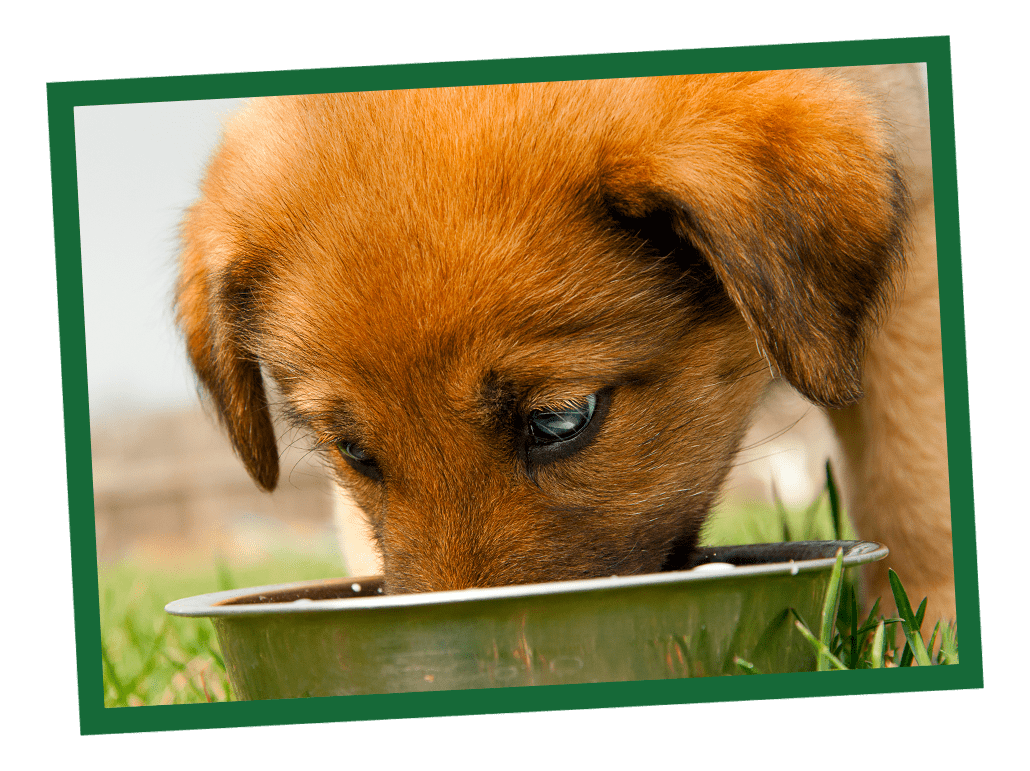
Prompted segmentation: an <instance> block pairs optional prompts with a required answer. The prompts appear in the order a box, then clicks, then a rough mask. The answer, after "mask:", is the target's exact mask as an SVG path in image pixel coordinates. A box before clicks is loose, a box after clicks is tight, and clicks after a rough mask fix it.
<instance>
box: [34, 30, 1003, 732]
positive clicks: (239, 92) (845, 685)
mask: <svg viewBox="0 0 1030 771" xmlns="http://www.w3.org/2000/svg"><path fill="white" fill-rule="evenodd" d="M903 62H926V64H927V73H928V82H929V97H930V114H931V121H932V131H933V168H934V187H935V198H936V213H937V248H938V262H939V266H940V290H941V333H942V336H943V340H944V378H945V389H946V392H947V404H946V416H947V425H948V462H949V469H950V474H951V480H950V482H951V505H952V520H953V540H954V547H955V551H954V553H955V575H956V590H957V603H958V617H959V618H960V619H961V624H962V628H961V663H960V664H958V665H953V666H944V667H932V668H906V669H897V670H864V671H854V672H838V673H834V674H826V673H796V674H786V675H782V674H776V675H761V676H758V677H732V678H698V679H686V680H660V681H643V682H630V683H600V684H587V685H553V686H534V687H524V688H503V689H489V690H475V691H444V692H435V693H410V694H392V695H382V696H350V697H345V696H340V697H331V698H320V699H293V700H289V701H282V700H280V701H254V702H230V703H219V704H183V705H170V706H151V707H147V708H145V709H128V708H123V709H115V708H105V707H104V706H103V683H102V667H101V657H100V619H99V615H100V614H99V596H98V590H97V582H96V577H97V575H96V572H97V559H96V558H97V554H96V534H95V528H94V520H93V518H92V516H91V515H92V514H93V476H92V473H93V469H92V459H91V455H90V429H89V402H88V394H87V387H86V342H85V328H84V316H83V295H82V262H81V251H80V240H79V210H78V192H77V191H78V186H77V174H76V159H75V133H74V132H75V129H74V116H73V110H74V108H75V107H77V106H85V105H105V104H128V103H136V102H163V101H178V100H199V99H216V98H225V97H240V96H259V95H279V94H294V93H327V92H343V91H367V90H384V89H399V88H423V87H429V86H457V85H472V84H490V83H509V82H529V81H541V80H585V79H595V78H614V77H633V76H649V75H670V74H679V73H701V72H732V71H743V70H770V69H799V68H807V67H824V66H848V65H858V64H894V63H903ZM47 101H48V110H49V126H50V153H51V174H52V182H53V203H54V241H55V248H56V255H57V283H58V287H57V289H58V313H59V322H60V340H61V371H62V379H63V390H64V419H65V442H66V452H67V462H68V502H69V522H70V530H71V547H72V576H73V596H74V605H75V648H76V655H77V660H78V686H79V720H80V730H81V732H82V734H108V733H124V732H136V731H157V730H181V729H195V728H222V727H229V726H250V725H272V724H288V723H322V722H335V721H350V720H379V719H387V718H406V717H428V716H443V715H468V714H489V713H505V712H531V711H550V710H571V709H591V708H599V707H622V706H639V705H658V704H683V703H697V702H711V701H738V700H746V699H776V698H788V697H804V696H829V695H850V694H866V693H886V692H904V691H930V690H951V689H963V688H982V687H983V658H982V647H981V640H980V607H979V599H978V597H979V595H978V581H977V564H976V546H975V532H974V523H973V483H972V460H971V449H970V433H969V394H968V384H967V376H966V352H965V325H964V315H963V306H962V274H961V267H960V263H959V228H958V189H957V179H956V167H955V124H954V110H953V105H952V86H951V55H950V43H949V39H948V38H947V37H924V38H898V39H891V40H867V41H849V42H828V43H805V44H789V45H773V46H760V47H740V48H720V49H699V50H691V51H653V52H640V53H619V54H594V55H580V56H555V57H541V58H528V59H504V60H488V61H466V62H440V63H430V64H399V65H384V66H370V67H348V68H339V69H320V70H296V71H277V72H262V73H238V74H223V75H195V76H183V77H161V78H140V79H125V80H105V81H82V82H63V83H49V84H47ZM542 688H544V689H545V690H541V689H542Z"/></svg>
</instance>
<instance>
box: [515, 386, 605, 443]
mask: <svg viewBox="0 0 1030 771" xmlns="http://www.w3.org/2000/svg"><path fill="white" fill-rule="evenodd" d="M596 409H597V396H596V394H591V395H590V396H588V397H587V398H586V399H585V400H584V401H583V403H582V404H576V405H571V406H568V407H562V408H561V409H553V410H533V411H532V412H530V413H529V431H530V433H531V434H532V435H533V439H534V440H535V441H536V443H537V444H554V443H555V442H567V441H569V440H570V439H573V438H574V437H576V436H579V435H580V434H581V433H582V432H583V430H584V429H585V428H586V427H587V426H588V425H590V421H591V420H592V419H593V417H594V412H595V410H596Z"/></svg>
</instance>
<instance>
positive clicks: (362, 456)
mask: <svg viewBox="0 0 1030 771" xmlns="http://www.w3.org/2000/svg"><path fill="white" fill-rule="evenodd" d="M336 449H337V450H339V451H340V456H341V457H342V458H343V459H344V460H345V461H347V464H348V465H349V466H350V467H351V468H352V469H354V470H355V471H357V472H358V473H359V474H364V475H365V476H367V477H368V478H369V479H374V480H375V481H377V482H382V481H383V472H382V471H380V470H379V466H378V465H376V462H375V458H373V457H372V456H371V455H369V454H368V453H367V452H365V451H364V450H363V449H361V447H360V446H359V445H357V444H355V443H354V442H339V443H338V444H337V445H336Z"/></svg>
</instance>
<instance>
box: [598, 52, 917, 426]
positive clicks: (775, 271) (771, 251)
mask: <svg viewBox="0 0 1030 771" xmlns="http://www.w3.org/2000/svg"><path fill="white" fill-rule="evenodd" d="M691 83H692V81H687V83H686V86H685V87H684V84H683V83H682V82H681V83H680V84H678V86H677V91H676V93H674V94H667V95H666V100H667V103H672V104H673V105H674V111H675V112H674V114H673V116H672V118H671V119H670V120H669V121H668V124H669V125H668V127H667V128H666V127H663V132H664V133H663V134H662V135H661V137H660V138H659V139H658V140H657V142H656V143H655V144H654V145H653V146H652V147H653V148H657V149H655V150H654V151H653V153H652V154H651V155H648V156H638V157H636V158H634V157H628V158H622V159H620V161H619V162H618V163H616V164H614V165H613V167H612V168H611V169H610V171H609V175H608V178H607V180H606V193H605V195H606V197H607V200H608V203H609V206H611V207H612V208H613V209H614V210H615V212H616V213H617V215H619V216H620V217H621V218H625V219H629V220H631V221H634V222H638V223H639V222H643V221H646V220H648V219H649V218H654V217H658V218H659V219H660V220H661V221H664V222H665V223H671V227H672V228H673V230H674V231H675V234H676V235H677V236H678V237H679V238H680V239H683V240H686V241H688V242H689V247H687V248H692V249H696V250H697V252H700V254H701V255H702V256H703V258H704V259H705V260H706V261H707V262H708V264H709V265H710V266H711V268H712V270H713V271H714V272H715V274H716V276H717V277H718V278H719V280H720V282H721V283H722V285H723V287H724V289H725V291H726V293H727V294H728V295H729V297H730V299H731V300H732V301H733V304H734V305H735V306H736V308H737V310H738V311H739V312H740V313H741V314H742V315H743V317H744V320H745V322H746V323H747V325H748V327H749V328H750V329H751V331H752V333H753V334H754V336H755V338H756V340H757V342H758V345H759V348H760V349H761V350H762V351H763V353H764V354H765V355H766V358H767V359H769V360H770V364H775V366H776V367H777V368H778V369H779V372H780V374H781V375H782V376H783V377H784V378H785V379H786V380H787V381H789V382H790V383H791V385H793V386H794V387H795V388H796V389H797V390H799V391H800V392H801V393H802V394H804V395H805V396H806V397H808V398H809V399H810V400H812V401H813V402H816V403H817V404H821V405H824V406H828V407H842V406H845V405H847V404H849V403H851V402H854V401H856V400H857V399H859V398H860V397H861V395H862V388H861V373H862V362H863V358H864V352H865V347H866V343H867V341H868V340H869V337H870V336H871V334H872V332H873V330H874V329H875V327H876V324H877V321H878V318H879V316H880V315H881V313H882V312H883V311H884V310H885V308H886V305H887V303H888V301H889V299H890V294H891V290H892V285H893V281H894V280H895V279H896V277H897V276H898V275H899V272H900V269H901V261H902V253H903V252H902V249H903V243H902V242H903V238H904V222H905V216H906V210H907V194H906V191H905V187H904V184H903V182H902V180H901V178H900V175H899V172H898V163H897V160H896V158H895V156H894V153H893V150H892V147H891V142H890V135H889V132H888V127H887V126H886V125H885V124H884V122H883V121H881V120H880V119H879V117H878V116H877V115H876V113H875V111H874V110H873V109H872V107H871V105H870V103H869V102H868V101H867V100H866V99H865V98H864V97H863V96H862V95H860V94H859V93H857V92H856V91H854V90H852V89H851V88H850V87H849V86H846V85H845V84H843V83H840V82H838V81H836V80H833V79H831V78H829V77H826V76H821V75H817V74H815V73H806V72H804V71H799V72H772V73H742V74H737V75H727V76H712V77H711V78H709V79H705V80H699V81H698V83H699V84H700V85H697V86H692V85H691Z"/></svg>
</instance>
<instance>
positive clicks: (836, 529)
mask: <svg viewBox="0 0 1030 771" xmlns="http://www.w3.org/2000/svg"><path fill="white" fill-rule="evenodd" d="M826 490H827V492H828V493H829V494H830V517H831V519H832V520H833V538H834V540H836V541H840V540H842V539H843V537H844V535H843V534H844V519H843V517H844V515H843V513H842V511H841V507H840V493H839V492H838V490H837V480H836V479H834V476H833V468H832V466H831V465H830V461H826Z"/></svg>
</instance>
